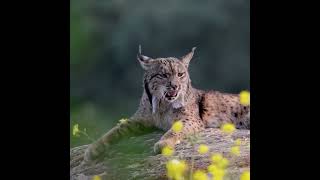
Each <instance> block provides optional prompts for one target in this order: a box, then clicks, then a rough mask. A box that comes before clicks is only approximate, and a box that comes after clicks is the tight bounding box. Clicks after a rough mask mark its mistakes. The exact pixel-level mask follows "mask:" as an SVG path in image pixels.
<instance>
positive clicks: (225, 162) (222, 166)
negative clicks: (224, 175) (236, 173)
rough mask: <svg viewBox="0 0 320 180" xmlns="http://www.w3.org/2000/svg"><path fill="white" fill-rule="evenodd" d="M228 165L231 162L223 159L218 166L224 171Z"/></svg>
mask: <svg viewBox="0 0 320 180" xmlns="http://www.w3.org/2000/svg"><path fill="white" fill-rule="evenodd" d="M228 165H229V160H228V159H226V158H222V159H221V161H219V162H218V163H217V166H218V167H219V168H222V169H224V168H226V167H227V166H228Z"/></svg>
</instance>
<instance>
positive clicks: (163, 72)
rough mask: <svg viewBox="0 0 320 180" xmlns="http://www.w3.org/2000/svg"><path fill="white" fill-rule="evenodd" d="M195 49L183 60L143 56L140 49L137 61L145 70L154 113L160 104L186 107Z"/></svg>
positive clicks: (147, 88) (145, 82) (145, 80)
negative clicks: (191, 63) (186, 95)
mask: <svg viewBox="0 0 320 180" xmlns="http://www.w3.org/2000/svg"><path fill="white" fill-rule="evenodd" d="M195 49H196V48H195V47H194V48H192V50H191V52H189V53H188V54H186V55H185V56H183V57H181V58H175V57H168V58H151V57H147V56H145V55H142V54H141V49H140V52H139V54H138V55H137V59H138V60H139V62H140V64H141V66H142V68H143V69H144V70H145V75H144V86H145V91H146V93H147V95H148V98H149V101H150V103H151V104H152V109H153V113H154V112H155V111H156V110H157V108H158V107H159V105H160V104H164V105H169V104H171V105H172V106H173V108H180V107H182V106H184V103H185V94H186V92H187V90H188V88H189V85H190V82H191V81H190V78H189V73H188V66H189V62H190V60H191V59H192V57H193V53H194V50H195Z"/></svg>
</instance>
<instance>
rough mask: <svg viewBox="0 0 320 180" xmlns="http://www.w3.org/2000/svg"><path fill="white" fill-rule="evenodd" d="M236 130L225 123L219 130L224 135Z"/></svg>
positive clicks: (231, 125)
mask: <svg viewBox="0 0 320 180" xmlns="http://www.w3.org/2000/svg"><path fill="white" fill-rule="evenodd" d="M235 129H236V128H235V127H234V125H233V124H231V123H226V124H224V125H222V127H221V130H222V131H223V132H225V133H232V132H233V131H234V130H235Z"/></svg>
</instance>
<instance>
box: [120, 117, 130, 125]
mask: <svg viewBox="0 0 320 180" xmlns="http://www.w3.org/2000/svg"><path fill="white" fill-rule="evenodd" d="M119 122H120V124H124V123H127V122H128V119H126V118H122V119H120V120H119Z"/></svg>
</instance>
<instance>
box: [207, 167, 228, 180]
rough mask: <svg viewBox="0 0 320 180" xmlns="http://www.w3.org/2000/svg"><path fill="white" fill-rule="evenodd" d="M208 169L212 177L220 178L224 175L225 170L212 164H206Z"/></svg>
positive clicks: (220, 179)
mask: <svg viewBox="0 0 320 180" xmlns="http://www.w3.org/2000/svg"><path fill="white" fill-rule="evenodd" d="M208 171H209V172H210V173H211V174H212V175H213V177H214V179H215V180H216V179H219V180H222V179H223V177H224V175H225V170H224V169H223V168H220V167H218V166H216V165H214V164H211V165H210V166H208Z"/></svg>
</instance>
